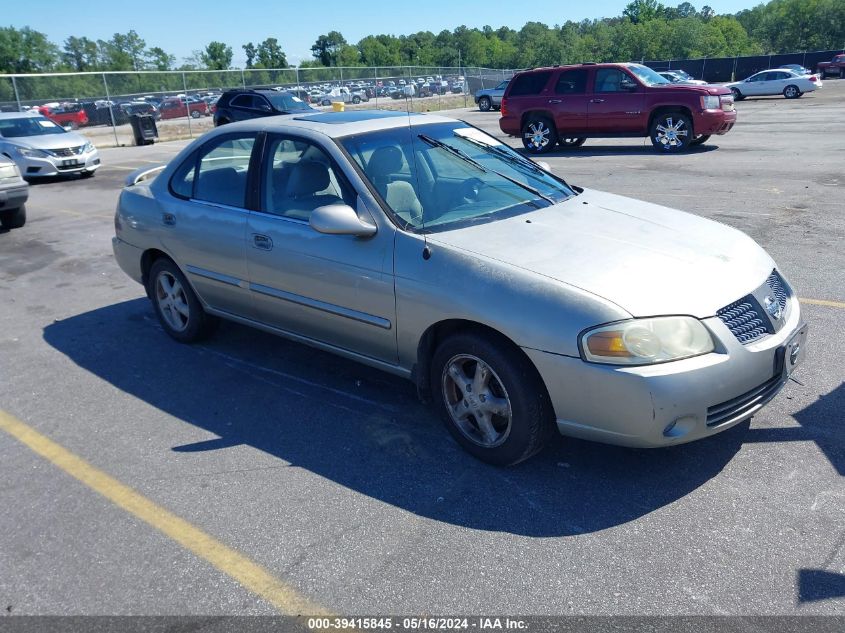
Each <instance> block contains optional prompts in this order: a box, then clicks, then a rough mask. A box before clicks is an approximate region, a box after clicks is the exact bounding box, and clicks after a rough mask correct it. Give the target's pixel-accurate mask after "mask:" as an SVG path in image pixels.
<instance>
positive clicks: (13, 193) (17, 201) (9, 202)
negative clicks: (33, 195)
mask: <svg viewBox="0 0 845 633" xmlns="http://www.w3.org/2000/svg"><path fill="white" fill-rule="evenodd" d="M18 182H20V181H18ZM28 199H29V185H27V184H26V183H23V184H22V185H17V186H13V187H0V211H6V210H8V209H17V208H19V207H22V206H23V205H24V204H25V203H26V201H27V200H28Z"/></svg>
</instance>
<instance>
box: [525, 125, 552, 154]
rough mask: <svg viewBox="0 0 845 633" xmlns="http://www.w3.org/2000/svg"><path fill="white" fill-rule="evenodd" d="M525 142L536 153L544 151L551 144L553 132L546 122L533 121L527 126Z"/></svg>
mask: <svg viewBox="0 0 845 633" xmlns="http://www.w3.org/2000/svg"><path fill="white" fill-rule="evenodd" d="M524 135H525V142H526V144H527V145H528V146H529V147H530V149H532V150H534V151H542V150H544V149H545V148H546V147H548V145H549V143H550V142H551V137H552V130H551V128H549V126H548V125H546V122H545V121H532V122H531V123H529V124H528V125H527V126H526V129H525V132H524Z"/></svg>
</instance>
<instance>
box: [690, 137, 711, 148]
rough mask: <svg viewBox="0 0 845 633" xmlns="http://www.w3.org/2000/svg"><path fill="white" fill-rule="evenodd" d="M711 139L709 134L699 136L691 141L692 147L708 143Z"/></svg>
mask: <svg viewBox="0 0 845 633" xmlns="http://www.w3.org/2000/svg"><path fill="white" fill-rule="evenodd" d="M709 138H710V135H709V134H699V135H698V136H696V137H695V138H694V139H692V140H691V141H690V145H691V146H692V145H701V144H702V143H706V142H707V140H708V139H709Z"/></svg>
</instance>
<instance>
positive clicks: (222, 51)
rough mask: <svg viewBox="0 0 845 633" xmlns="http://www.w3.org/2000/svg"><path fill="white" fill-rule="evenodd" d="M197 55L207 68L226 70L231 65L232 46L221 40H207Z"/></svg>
mask: <svg viewBox="0 0 845 633" xmlns="http://www.w3.org/2000/svg"><path fill="white" fill-rule="evenodd" d="M199 57H200V61H201V62H202V65H203V66H205V67H206V68H207V69H208V70H228V68H229V67H230V66H231V65H232V47H231V46H228V45H226V44H224V43H223V42H216V41H215V42H209V43H208V44H207V45H206V47H205V49H204V50H202V51H201V52H200V55H199Z"/></svg>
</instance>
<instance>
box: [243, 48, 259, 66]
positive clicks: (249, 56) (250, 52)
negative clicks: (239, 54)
mask: <svg viewBox="0 0 845 633" xmlns="http://www.w3.org/2000/svg"><path fill="white" fill-rule="evenodd" d="M241 48H242V49H244V54H245V55H246V67H247V68H252V67H253V64H254V63H255V56H256V55H258V49H256V48H255V44H253V43H252V42H247V43H246V44H244V45H243V46H241Z"/></svg>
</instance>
